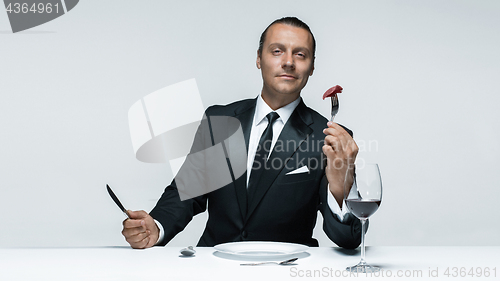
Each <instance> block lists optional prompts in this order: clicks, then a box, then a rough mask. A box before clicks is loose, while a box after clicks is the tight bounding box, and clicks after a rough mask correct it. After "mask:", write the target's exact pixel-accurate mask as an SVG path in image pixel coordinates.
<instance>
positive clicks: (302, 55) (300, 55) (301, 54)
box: [297, 53, 306, 58]
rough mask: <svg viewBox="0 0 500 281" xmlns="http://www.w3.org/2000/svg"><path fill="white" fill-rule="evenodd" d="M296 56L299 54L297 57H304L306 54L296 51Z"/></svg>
mask: <svg viewBox="0 0 500 281" xmlns="http://www.w3.org/2000/svg"><path fill="white" fill-rule="evenodd" d="M297 56H299V57H301V58H305V57H306V55H305V54H303V53H297Z"/></svg>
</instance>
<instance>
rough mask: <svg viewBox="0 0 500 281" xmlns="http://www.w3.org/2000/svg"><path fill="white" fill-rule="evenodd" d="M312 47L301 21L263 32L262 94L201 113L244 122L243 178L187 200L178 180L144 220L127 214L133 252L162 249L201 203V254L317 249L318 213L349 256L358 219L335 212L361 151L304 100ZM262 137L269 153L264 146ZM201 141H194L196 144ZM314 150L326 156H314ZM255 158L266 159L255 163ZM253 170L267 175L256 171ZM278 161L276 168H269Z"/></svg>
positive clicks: (143, 215) (281, 22)
mask: <svg viewBox="0 0 500 281" xmlns="http://www.w3.org/2000/svg"><path fill="white" fill-rule="evenodd" d="M315 48H316V43H315V39H314V36H313V35H312V32H311V31H310V29H309V27H308V26H307V25H306V24H305V23H303V22H302V21H300V20H298V19H297V18H292V17H288V18H282V19H279V20H276V21H275V22H273V23H272V24H270V25H269V26H268V28H267V29H266V30H265V31H264V32H263V34H262V36H261V39H260V45H259V50H258V52H257V68H258V69H260V70H261V72H262V79H263V87H262V92H261V95H260V96H258V97H257V99H251V100H243V101H238V102H235V103H232V104H229V105H226V106H212V107H210V108H208V109H207V111H206V112H205V115H206V116H207V117H211V116H228V117H234V118H237V119H238V120H239V121H240V122H241V126H242V129H243V132H244V135H245V142H246V145H247V151H248V160H247V161H248V164H247V168H248V169H247V171H248V172H247V173H246V174H245V175H244V176H241V177H239V178H237V179H235V180H234V181H233V182H231V183H230V184H228V185H226V186H224V187H222V188H220V189H217V190H215V191H213V192H210V193H207V194H204V195H202V196H198V197H195V198H192V199H188V200H184V201H181V200H180V198H179V194H178V192H177V186H176V181H175V179H174V180H173V181H172V184H171V185H170V186H168V187H167V188H166V189H165V192H164V193H163V195H162V197H161V198H160V200H159V201H158V203H157V205H156V206H155V208H154V209H153V210H152V211H151V213H150V214H148V213H146V212H144V211H135V212H132V211H129V215H130V216H131V219H127V220H125V221H124V223H123V226H124V228H123V231H122V234H123V235H124V236H125V238H126V240H127V242H128V243H129V244H130V245H131V246H132V247H133V248H148V247H152V246H154V245H165V244H166V243H168V241H170V240H171V239H172V238H173V237H174V236H175V235H176V234H177V233H178V232H180V231H182V230H183V229H184V227H185V226H186V225H187V223H188V222H189V221H190V220H191V219H192V217H193V216H194V215H196V214H198V213H200V212H203V211H205V210H206V209H207V205H208V211H209V219H208V221H207V225H206V228H205V231H204V233H203V235H202V237H201V238H200V241H199V243H198V246H214V245H216V244H219V243H225V242H235V241H280V242H292V243H301V244H305V245H309V246H318V242H317V241H316V240H315V239H314V238H312V231H313V228H314V225H315V223H316V217H317V212H318V210H319V211H321V212H322V214H323V218H324V225H323V229H324V230H325V232H326V234H327V235H328V236H329V238H330V239H331V240H332V241H333V242H335V243H336V244H337V245H339V246H341V247H345V248H356V247H357V246H358V245H359V244H360V239H361V238H360V237H361V225H360V222H359V220H358V219H356V218H355V217H354V216H353V215H351V214H349V213H348V214H343V213H342V212H341V211H340V209H341V208H340V207H342V204H343V203H342V201H343V186H344V181H345V179H346V178H347V182H348V184H349V185H350V184H352V176H353V171H347V167H348V164H351V163H354V160H355V157H356V155H357V152H358V147H357V145H356V143H355V142H354V140H353V139H352V132H350V131H348V130H347V129H346V128H344V127H342V126H340V125H338V124H336V123H332V122H328V123H327V120H326V119H325V118H324V117H322V116H321V115H319V114H318V113H317V112H315V111H314V110H312V109H310V108H308V107H307V106H305V104H304V103H303V102H302V100H301V98H300V92H301V90H302V89H303V88H304V87H305V85H306V84H307V81H308V78H309V76H311V75H312V74H313V71H314V59H315V57H314V54H315ZM325 124H327V126H328V127H327V128H326V129H325V128H324V127H325ZM325 135H326V137H324V136H325ZM264 136H266V137H267V138H268V140H269V141H270V147H267V148H266V147H265V145H264V146H261V142H262V140H263V139H264ZM202 138H203V136H197V138H196V139H195V143H196V141H200V139H202ZM212 139H213V138H212ZM271 140H272V141H271ZM323 141H324V145H323ZM262 143H264V142H262ZM283 144H286V145H283ZM290 144H292V145H291V146H290ZM317 144H320V147H322V149H315V146H317ZM262 147H264V148H265V149H267V150H261V149H263V148H262ZM273 148H274V149H273ZM261 154H263V155H264V158H259V157H262V156H263V155H261ZM325 155H326V157H327V161H325V159H324V156H325ZM276 160H277V161H276ZM311 160H313V161H311ZM259 161H263V162H259ZM258 162H259V163H260V164H264V165H260V166H262V167H263V166H266V169H262V168H261V169H254V168H253V167H255V166H254V165H255V163H258ZM275 162H280V163H282V165H278V167H272V166H271V165H267V164H268V163H275ZM324 162H326V163H327V165H326V167H325V165H322V164H323V163H324ZM300 171H305V172H303V173H300ZM346 175H347V177H346ZM252 176H253V177H252Z"/></svg>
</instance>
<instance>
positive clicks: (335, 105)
mask: <svg viewBox="0 0 500 281" xmlns="http://www.w3.org/2000/svg"><path fill="white" fill-rule="evenodd" d="M331 100H332V118H331V119H330V121H332V122H333V119H334V118H335V115H337V113H338V112H339V99H338V97H337V94H334V95H333V96H332V97H331Z"/></svg>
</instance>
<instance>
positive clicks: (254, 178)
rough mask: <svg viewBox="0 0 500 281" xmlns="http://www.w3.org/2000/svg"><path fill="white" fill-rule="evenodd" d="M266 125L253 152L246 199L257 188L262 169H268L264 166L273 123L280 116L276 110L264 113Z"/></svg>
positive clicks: (271, 136)
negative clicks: (253, 156)
mask: <svg viewBox="0 0 500 281" xmlns="http://www.w3.org/2000/svg"><path fill="white" fill-rule="evenodd" d="M266 117H267V120H268V121H269V122H268V123H267V127H266V129H265V130H264V132H263V133H262V136H261V137H260V141H259V145H258V146H257V151H256V152H255V159H254V160H253V165H252V171H250V179H249V181H248V197H249V198H248V199H249V200H248V201H249V202H250V201H251V199H252V196H253V194H254V193H255V190H256V189H257V184H258V183H259V179H260V178H261V176H262V172H263V171H264V169H266V168H267V169H269V168H270V167H266V161H267V156H268V155H269V150H270V149H271V142H272V141H273V123H274V121H276V119H278V118H279V117H280V116H279V115H278V113H276V112H271V113H269V114H267V115H266Z"/></svg>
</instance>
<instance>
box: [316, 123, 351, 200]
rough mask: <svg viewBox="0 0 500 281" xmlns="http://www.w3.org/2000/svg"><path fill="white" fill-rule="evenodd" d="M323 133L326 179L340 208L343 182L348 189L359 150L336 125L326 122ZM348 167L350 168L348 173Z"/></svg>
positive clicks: (346, 133) (348, 136)
mask: <svg viewBox="0 0 500 281" xmlns="http://www.w3.org/2000/svg"><path fill="white" fill-rule="evenodd" d="M323 133H324V134H325V135H326V137H325V144H324V145H323V153H325V155H326V157H327V166H326V169H325V173H326V177H327V179H328V183H329V188H330V192H331V193H332V194H333V197H335V200H336V201H337V203H338V204H339V206H342V200H343V199H344V182H345V183H346V185H347V186H348V187H349V189H350V187H351V186H352V183H353V177H354V170H353V169H352V167H353V165H352V164H354V161H355V160H356V155H357V154H358V150H359V149H358V146H357V145H356V142H355V141H354V139H353V138H352V137H351V135H349V133H348V132H347V131H346V130H344V128H342V127H341V126H340V125H339V124H337V123H333V122H328V128H326V129H324V130H323ZM348 167H351V169H350V170H349V172H348V171H347V169H348ZM346 176H347V179H348V180H347V181H346Z"/></svg>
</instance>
